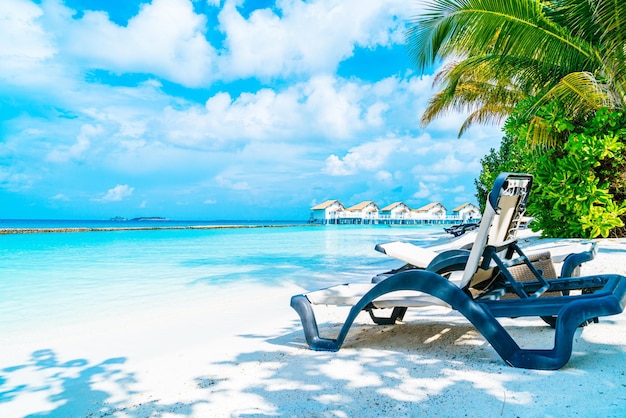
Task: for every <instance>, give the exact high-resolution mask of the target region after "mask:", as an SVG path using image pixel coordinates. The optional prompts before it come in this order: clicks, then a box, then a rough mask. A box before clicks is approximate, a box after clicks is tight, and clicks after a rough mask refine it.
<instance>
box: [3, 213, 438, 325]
mask: <svg viewBox="0 0 626 418" xmlns="http://www.w3.org/2000/svg"><path fill="white" fill-rule="evenodd" d="M442 236H444V234H443V230H442V228H441V227H440V226H436V227H424V226H410V227H409V226H405V227H388V226H347V225H342V226H284V227H263V228H225V229H161V230H139V231H137V230H133V231H127V230H120V231H107V232H72V233H38V234H10V235H0V323H1V324H3V333H4V336H5V337H8V336H10V335H11V332H26V331H28V330H30V331H32V332H36V330H37V329H38V327H46V328H47V327H54V326H62V325H71V324H73V323H76V322H81V321H86V320H90V319H95V318H98V317H103V316H104V317H106V316H109V315H114V314H123V313H128V312H131V313H132V312H141V311H143V310H146V309H151V308H154V307H158V306H159V305H162V304H164V303H185V302H197V301H199V300H204V299H206V300H211V298H215V297H218V295H219V294H220V292H224V291H225V290H227V289H234V288H236V287H237V286H245V285H246V284H257V285H259V284H262V285H267V286H281V285H284V284H290V285H297V286H300V287H302V288H304V289H315V288H319V287H324V286H329V285H333V284H338V283H344V282H347V281H352V282H353V281H358V280H362V281H369V280H370V278H371V277H372V275H373V274H376V273H379V272H383V271H386V270H388V269H390V268H393V267H397V266H399V265H401V263H400V262H398V261H396V260H393V259H390V258H389V257H387V256H384V255H382V254H380V253H378V252H376V251H375V250H374V246H375V245H376V244H377V243H380V242H386V241H393V240H406V241H413V242H415V243H417V244H422V245H423V244H428V243H434V242H436V241H437V240H439V239H441V238H442ZM225 294H228V293H225ZM285 303H286V304H288V303H289V301H288V300H286V301H285Z"/></svg>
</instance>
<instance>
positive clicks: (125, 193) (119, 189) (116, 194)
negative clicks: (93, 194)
mask: <svg viewBox="0 0 626 418" xmlns="http://www.w3.org/2000/svg"><path fill="white" fill-rule="evenodd" d="M134 191H135V188H134V187H130V186H129V185H127V184H118V185H117V186H115V187H114V188H112V189H109V190H108V191H107V192H106V194H105V195H104V196H103V197H102V198H100V199H97V200H99V201H101V202H119V201H121V200H124V199H125V198H127V197H129V196H130V195H132V194H133V192H134Z"/></svg>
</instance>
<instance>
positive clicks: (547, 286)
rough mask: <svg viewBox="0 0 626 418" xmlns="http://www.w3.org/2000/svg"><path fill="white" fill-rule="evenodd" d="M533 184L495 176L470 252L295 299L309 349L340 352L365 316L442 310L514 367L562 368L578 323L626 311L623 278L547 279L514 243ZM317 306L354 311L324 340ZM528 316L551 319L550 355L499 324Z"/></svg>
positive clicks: (451, 253) (525, 179)
mask: <svg viewBox="0 0 626 418" xmlns="http://www.w3.org/2000/svg"><path fill="white" fill-rule="evenodd" d="M531 185H532V176H530V175H527V174H512V173H503V174H501V175H500V176H498V178H497V179H496V181H495V183H494V186H493V189H492V191H491V193H490V194H489V197H488V202H487V207H486V209H485V213H484V214H483V217H482V221H481V224H480V227H479V229H478V232H477V234H476V237H475V238H476V239H475V242H474V243H473V245H472V249H471V250H470V251H468V250H464V249H452V250H449V251H444V252H442V253H439V254H436V255H435V256H434V258H432V260H431V261H430V262H429V264H428V265H427V266H426V267H425V269H423V270H422V269H408V270H405V271H401V272H398V273H396V274H392V275H390V276H388V277H386V278H384V280H381V281H379V282H378V283H363V284H345V285H339V286H334V287H331V288H327V289H322V290H319V291H314V292H310V293H305V294H300V295H296V296H293V297H292V298H291V306H292V307H293V308H294V309H295V310H296V312H297V313H298V315H299V316H300V319H301V321H302V326H303V329H304V334H305V338H306V341H307V344H308V345H309V346H310V347H311V348H312V349H313V350H321V351H337V350H339V349H340V348H341V346H342V345H343V342H344V340H345V338H346V336H347V334H348V331H349V329H350V327H351V326H352V323H353V322H354V320H355V319H356V317H357V315H358V314H359V313H360V312H361V311H363V310H365V311H367V312H369V314H370V316H371V317H372V319H373V320H374V321H375V322H376V323H379V324H393V323H395V321H396V320H397V319H398V318H400V317H401V316H403V315H404V312H405V311H406V309H407V308H413V307H424V306H431V305H442V306H448V307H450V308H452V309H455V310H457V311H458V312H460V313H461V314H462V315H464V316H465V317H466V318H467V319H468V320H469V321H470V322H471V323H472V324H473V326H474V327H475V328H476V329H477V330H478V331H479V332H480V333H481V334H482V335H483V336H484V337H485V339H486V340H487V341H488V342H489V343H490V344H491V346H492V347H493V348H494V349H495V350H496V352H497V353H498V354H499V355H500V356H501V357H502V359H503V360H504V361H505V362H506V363H507V364H509V365H511V366H514V367H521V368H529V369H543V370H554V369H558V368H560V367H562V366H563V365H565V364H566V363H567V361H568V360H569V358H570V356H571V353H572V345H573V339H574V333H575V331H576V329H577V328H578V327H579V326H580V325H581V324H584V323H586V322H587V321H589V320H593V319H594V318H598V317H602V316H608V315H614V314H618V313H620V312H622V311H623V309H624V306H625V304H626V277H624V276H620V275H615V274H604V275H592V276H587V277H569V275H571V273H572V270H573V269H574V268H572V267H571V266H574V265H577V264H579V262H578V261H576V260H574V261H570V262H568V266H569V267H565V268H564V274H563V273H562V275H561V276H562V277H560V278H556V279H553V280H549V279H547V278H546V277H544V276H543V275H542V273H541V272H540V271H539V270H538V269H537V267H535V265H534V264H533V263H532V262H531V261H530V259H529V257H528V256H527V255H526V254H524V252H523V251H522V249H521V248H520V247H519V245H518V243H517V241H516V240H515V238H514V234H515V231H516V229H517V225H518V223H519V221H520V219H521V218H522V216H523V214H524V211H525V205H526V200H527V198H528V193H529V192H530V188H531ZM581 257H582V258H584V257H589V255H588V254H587V255H582V256H581ZM579 261H580V260H579ZM519 266H524V268H525V269H527V270H529V271H530V272H531V273H532V275H533V277H534V279H532V280H527V281H518V280H516V279H515V277H514V276H513V274H511V268H515V267H519ZM452 271H462V276H461V278H460V280H458V281H453V280H449V279H448V277H446V273H447V272H452ZM495 271H497V274H495V275H494V272H495ZM507 296H514V297H507ZM320 304H325V305H344V306H351V309H350V312H349V314H348V316H347V318H346V321H345V322H344V325H343V326H342V328H341V330H340V331H339V334H338V335H337V337H336V338H323V337H320V335H319V331H318V326H317V322H316V319H315V314H314V312H313V307H312V305H320ZM381 308H390V309H392V310H393V311H392V314H391V317H389V318H379V317H377V316H375V315H374V314H373V310H374V309H381ZM529 316H530V317H532V316H539V317H546V318H548V317H551V318H554V327H555V331H554V332H555V336H554V346H553V348H551V349H522V348H520V347H519V346H518V344H517V343H516V342H515V341H514V340H513V338H512V337H511V335H510V334H509V333H508V332H507V331H506V329H505V328H504V327H502V325H501V324H500V323H499V322H498V320H497V319H496V318H499V317H509V318H516V317H529Z"/></svg>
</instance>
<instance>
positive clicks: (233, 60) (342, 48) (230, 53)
mask: <svg viewBox="0 0 626 418" xmlns="http://www.w3.org/2000/svg"><path fill="white" fill-rule="evenodd" d="M236 3H237V2H235V1H227V2H226V4H225V5H224V8H223V9H222V11H221V12H220V14H219V21H220V25H221V29H222V31H224V32H225V33H226V40H225V45H226V47H227V53H226V54H225V55H224V58H225V61H224V62H222V63H221V70H222V73H223V74H225V75H230V76H232V77H249V76H255V77H274V76H285V75H289V74H311V73H328V72H332V71H334V70H335V69H336V67H337V65H338V64H339V62H341V61H342V60H344V59H346V58H348V57H350V56H352V54H353V51H354V48H355V46H361V47H365V48H373V47H376V46H387V45H390V44H392V43H401V42H402V39H403V31H404V22H405V19H406V18H408V17H409V13H410V12H411V6H414V1H413V0H390V1H385V2H381V1H379V0H318V1H312V2H304V1H300V0H283V1H279V2H277V6H278V7H279V8H280V16H279V14H277V13H275V12H274V11H273V10H271V9H258V10H255V11H254V12H252V13H251V15H250V16H249V18H248V19H245V18H244V17H243V16H242V15H241V14H240V13H239V11H238V10H237V8H236Z"/></svg>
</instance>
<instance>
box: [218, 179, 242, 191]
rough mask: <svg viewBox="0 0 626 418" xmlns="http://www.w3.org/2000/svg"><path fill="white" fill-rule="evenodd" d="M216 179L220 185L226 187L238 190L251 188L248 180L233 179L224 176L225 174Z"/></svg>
mask: <svg viewBox="0 0 626 418" xmlns="http://www.w3.org/2000/svg"><path fill="white" fill-rule="evenodd" d="M215 181H216V182H217V185H218V186H220V187H223V188H226V189H231V190H238V191H242V190H250V185H249V184H248V183H247V182H245V181H232V180H230V179H228V178H226V177H224V176H223V175H219V176H216V177H215Z"/></svg>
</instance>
